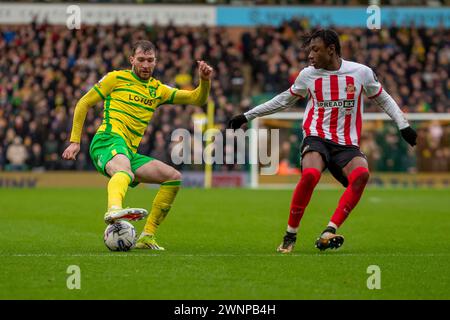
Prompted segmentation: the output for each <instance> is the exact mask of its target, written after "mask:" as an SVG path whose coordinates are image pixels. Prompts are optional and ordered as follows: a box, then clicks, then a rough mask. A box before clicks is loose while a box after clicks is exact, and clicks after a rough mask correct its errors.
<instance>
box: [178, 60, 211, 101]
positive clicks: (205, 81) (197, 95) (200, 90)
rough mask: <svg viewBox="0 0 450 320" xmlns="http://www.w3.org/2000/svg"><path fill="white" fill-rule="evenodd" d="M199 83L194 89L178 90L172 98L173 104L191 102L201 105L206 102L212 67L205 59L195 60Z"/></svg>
mask: <svg viewBox="0 0 450 320" xmlns="http://www.w3.org/2000/svg"><path fill="white" fill-rule="evenodd" d="M197 63H198V73H199V75H200V84H199V86H198V87H197V88H195V90H192V91H191V90H178V91H177V92H176V93H175V97H174V99H173V103H174V104H193V105H197V106H202V105H204V104H205V103H206V101H207V99H208V95H209V90H210V88H211V76H212V73H213V68H212V67H211V66H209V65H208V64H207V63H206V62H205V61H197Z"/></svg>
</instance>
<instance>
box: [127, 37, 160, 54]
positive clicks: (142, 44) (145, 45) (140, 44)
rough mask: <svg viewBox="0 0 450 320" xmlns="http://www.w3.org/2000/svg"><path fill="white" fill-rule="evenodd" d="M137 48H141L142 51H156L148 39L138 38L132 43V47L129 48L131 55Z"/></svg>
mask: <svg viewBox="0 0 450 320" xmlns="http://www.w3.org/2000/svg"><path fill="white" fill-rule="evenodd" d="M139 48H141V49H142V51H144V52H146V51H153V52H155V53H156V47H155V45H154V44H153V43H152V42H150V41H148V40H138V41H136V42H135V43H134V44H133V48H132V49H131V55H132V56H134V54H135V53H136V51H137V49H139Z"/></svg>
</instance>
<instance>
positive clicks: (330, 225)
mask: <svg viewBox="0 0 450 320" xmlns="http://www.w3.org/2000/svg"><path fill="white" fill-rule="evenodd" d="M328 227H332V228H334V229H336V231H337V229H338V226H337V225H336V224H334V223H333V222H331V221H330V222H329V223H328Z"/></svg>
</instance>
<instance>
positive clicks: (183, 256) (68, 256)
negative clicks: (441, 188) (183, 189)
mask: <svg viewBox="0 0 450 320" xmlns="http://www.w3.org/2000/svg"><path fill="white" fill-rule="evenodd" d="M0 257H3V258H11V257H14V258H16V257H24V258H27V257H37V258H39V257H60V258H72V257H138V258H141V257H181V258H185V257H186V258H187V257H189V258H190V257H192V258H195V257H199V258H209V257H211V258H214V257H231V258H233V257H250V258H251V257H264V258H265V257H450V253H424V254H414V253H373V254H368V253H328V254H327V253H317V254H311V253H294V254H287V255H286V254H279V253H278V254H277V253H274V254H220V253H218V254H214V253H211V254H165V253H160V254H128V253H116V254H114V253H105V254H101V253H99V254H78V253H75V254H46V253H42V254H33V253H31V254H0Z"/></svg>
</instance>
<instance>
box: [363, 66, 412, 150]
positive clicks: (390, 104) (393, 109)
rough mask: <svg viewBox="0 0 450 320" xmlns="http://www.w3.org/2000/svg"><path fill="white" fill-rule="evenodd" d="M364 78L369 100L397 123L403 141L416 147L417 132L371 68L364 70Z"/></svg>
mask: <svg viewBox="0 0 450 320" xmlns="http://www.w3.org/2000/svg"><path fill="white" fill-rule="evenodd" d="M363 76H364V90H365V92H366V94H367V96H368V97H369V99H371V100H373V101H375V103H376V104H377V105H378V106H379V107H380V108H381V109H382V110H383V111H384V112H386V113H387V114H388V115H389V117H390V118H391V119H392V120H394V121H395V123H396V124H397V127H398V128H399V130H400V132H401V134H402V137H403V139H405V140H406V142H408V143H409V144H410V145H411V146H415V145H416V139H417V133H416V131H415V130H414V129H413V128H411V127H410V125H409V123H408V120H406V118H405V115H404V114H403V112H402V110H401V109H400V107H399V106H398V104H397V103H396V102H395V100H394V99H392V97H391V96H390V95H389V93H387V92H386V91H385V90H384V89H383V88H382V87H381V84H380V83H379V82H378V78H377V76H376V75H375V72H373V70H372V69H370V68H369V67H365V68H364V69H363Z"/></svg>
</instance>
